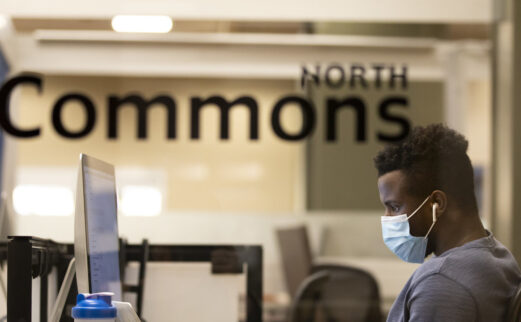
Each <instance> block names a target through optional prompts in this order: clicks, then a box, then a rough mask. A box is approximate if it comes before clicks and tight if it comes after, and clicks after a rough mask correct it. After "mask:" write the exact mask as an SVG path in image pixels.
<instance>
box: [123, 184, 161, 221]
mask: <svg viewBox="0 0 521 322" xmlns="http://www.w3.org/2000/svg"><path fill="white" fill-rule="evenodd" d="M162 199H163V196H162V194H161V191H160V190H159V189H157V188H155V187H151V186H138V185H129V186H124V187H123V188H122V189H121V203H120V209H121V211H122V212H123V214H125V215H127V216H157V215H159V214H160V213H161V203H162Z"/></svg>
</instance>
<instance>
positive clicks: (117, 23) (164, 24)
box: [112, 15, 173, 33]
mask: <svg viewBox="0 0 521 322" xmlns="http://www.w3.org/2000/svg"><path fill="white" fill-rule="evenodd" d="M172 26H173V23H172V19H170V17H168V16H123V15H118V16H115V17H114V18H112V29H114V30H115V31H117V32H156V33H166V32H169V31H170V30H172Z"/></svg>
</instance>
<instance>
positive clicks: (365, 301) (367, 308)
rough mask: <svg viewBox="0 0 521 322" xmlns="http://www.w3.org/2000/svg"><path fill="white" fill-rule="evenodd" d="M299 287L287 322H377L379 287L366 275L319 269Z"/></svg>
mask: <svg viewBox="0 0 521 322" xmlns="http://www.w3.org/2000/svg"><path fill="white" fill-rule="evenodd" d="M313 271H314V273H313V274H311V276H309V277H308V278H306V279H305V280H304V281H303V282H302V284H301V285H300V287H299V289H298V291H297V294H296V296H295V300H294V301H293V303H292V306H291V309H290V312H289V322H380V321H382V313H381V311H380V295H379V291H378V284H377V283H376V280H375V279H374V277H373V276H372V275H371V274H369V273H368V272H366V271H364V270H361V269H357V268H353V267H347V266H336V265H321V266H315V267H314V268H313Z"/></svg>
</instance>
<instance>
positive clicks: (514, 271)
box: [411, 238, 521, 291]
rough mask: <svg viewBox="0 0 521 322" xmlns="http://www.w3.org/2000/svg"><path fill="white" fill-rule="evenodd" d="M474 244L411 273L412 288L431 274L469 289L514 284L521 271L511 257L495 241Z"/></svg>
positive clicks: (435, 258) (432, 261)
mask: <svg viewBox="0 0 521 322" xmlns="http://www.w3.org/2000/svg"><path fill="white" fill-rule="evenodd" d="M489 241H490V242H489V243H473V244H470V245H468V246H467V247H464V246H463V247H459V248H457V249H454V250H450V251H448V252H447V254H443V255H442V256H439V257H433V258H431V259H430V260H428V261H427V262H425V263H424V264H422V265H421V266H420V267H419V268H418V269H417V270H416V272H415V273H414V275H413V277H412V280H411V286H413V287H414V286H416V285H418V284H419V283H420V282H421V281H422V280H425V279H426V278H428V277H429V276H432V275H440V276H444V277H445V278H448V279H450V280H452V281H454V282H455V283H456V284H460V285H461V286H462V287H464V288H466V289H470V290H475V289H476V288H479V289H480V290H481V291H484V290H486V289H487V288H489V287H493V286H498V285H503V287H507V285H509V284H510V285H512V284H516V283H518V282H519V279H520V276H521V272H520V270H519V266H518V264H517V262H516V260H515V259H514V257H513V256H512V254H511V253H510V252H509V251H508V249H506V248H505V247H504V246H503V245H502V244H501V243H499V242H498V241H497V240H495V239H493V238H491V239H489Z"/></svg>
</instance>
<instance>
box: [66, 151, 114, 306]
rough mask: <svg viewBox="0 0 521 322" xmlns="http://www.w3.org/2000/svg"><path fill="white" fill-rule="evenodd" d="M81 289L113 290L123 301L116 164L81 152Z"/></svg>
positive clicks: (77, 237)
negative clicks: (115, 175)
mask: <svg viewBox="0 0 521 322" xmlns="http://www.w3.org/2000/svg"><path fill="white" fill-rule="evenodd" d="M74 256H75V258H76V280H77V284H78V292H80V293H96V292H113V293H114V297H113V300H115V301H121V299H122V296H121V293H122V291H121V280H120V275H119V272H120V271H119V240H118V221H117V198H116V183H115V177H114V167H113V166H112V165H110V164H108V163H106V162H103V161H101V160H98V159H95V158H93V157H90V156H87V155H85V154H81V155H80V167H79V171H78V185H77V191H76V216H75V219H74Z"/></svg>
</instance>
